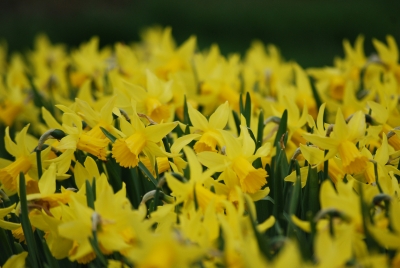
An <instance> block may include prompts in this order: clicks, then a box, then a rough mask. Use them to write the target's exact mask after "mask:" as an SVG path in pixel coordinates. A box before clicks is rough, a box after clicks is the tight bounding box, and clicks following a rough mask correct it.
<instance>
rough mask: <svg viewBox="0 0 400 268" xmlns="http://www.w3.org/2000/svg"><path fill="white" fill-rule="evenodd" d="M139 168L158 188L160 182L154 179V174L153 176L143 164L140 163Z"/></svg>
mask: <svg viewBox="0 0 400 268" xmlns="http://www.w3.org/2000/svg"><path fill="white" fill-rule="evenodd" d="M138 167H139V168H140V170H141V171H142V172H143V173H144V174H145V175H146V176H147V178H149V179H150V181H151V182H152V183H153V184H154V186H155V187H157V184H158V182H157V180H156V179H155V178H154V177H153V174H151V172H150V171H149V170H148V169H147V167H146V166H145V165H144V164H143V163H142V162H139V164H138Z"/></svg>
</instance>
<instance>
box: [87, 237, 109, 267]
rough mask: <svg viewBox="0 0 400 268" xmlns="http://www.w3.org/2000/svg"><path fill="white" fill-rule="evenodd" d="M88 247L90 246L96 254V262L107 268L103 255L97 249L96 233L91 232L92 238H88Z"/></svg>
mask: <svg viewBox="0 0 400 268" xmlns="http://www.w3.org/2000/svg"><path fill="white" fill-rule="evenodd" d="M89 242H90V245H92V248H93V251H94V253H95V254H96V260H99V261H100V263H101V264H102V265H103V267H107V264H108V262H107V259H106V257H104V255H103V253H101V250H100V248H99V244H98V240H97V232H96V231H93V238H92V237H89Z"/></svg>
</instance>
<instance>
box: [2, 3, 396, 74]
mask: <svg viewBox="0 0 400 268" xmlns="http://www.w3.org/2000/svg"><path fill="white" fill-rule="evenodd" d="M82 2H83V1H82ZM399 11H400V1H379V0H376V1H372V0H364V1H360V0H356V1H332V0H329V1H316V0H309V1H300V0H298V1H295V0H283V1H252V0H249V1H239V0H230V1H228V0H227V1H211V0H204V1H199V0H196V1H162V0H155V1H149V0H148V1H133V2H131V1H85V2H84V3H83V4H82V3H81V1H77V0H70V1H64V0H59V1H46V0H42V1H39V0H30V1H28V0H25V1H0V39H6V40H7V42H8V44H9V48H10V50H11V51H14V50H21V51H26V50H27V49H29V48H31V47H32V44H33V38H34V36H35V35H36V34H37V33H38V32H45V33H47V34H48V35H49V37H50V38H51V40H52V41H53V42H64V43H67V44H69V46H71V47H74V46H77V45H79V44H80V43H81V42H83V41H86V40H88V39H89V38H90V37H91V36H92V35H99V36H100V40H101V45H106V44H112V43H114V42H115V41H124V42H130V41H135V40H138V39H139V31H140V29H142V28H143V27H145V26H150V25H154V24H159V25H162V26H166V25H170V26H172V27H173V35H174V37H175V39H176V40H177V41H178V43H179V44H180V43H181V42H183V41H184V40H185V39H187V38H188V37H189V36H190V35H191V34H195V35H197V37H198V44H199V47H200V49H203V48H206V47H208V46H210V45H211V44H212V43H218V44H219V46H220V48H221V50H222V51H223V53H225V54H228V53H230V52H240V53H242V54H243V53H244V51H245V50H246V49H247V48H248V47H249V45H250V43H251V41H252V40H253V39H256V38H257V39H260V40H262V41H263V42H265V43H273V44H276V45H277V46H278V47H279V48H280V49H281V52H282V54H283V56H284V57H285V58H286V59H288V60H290V59H294V60H296V61H298V62H299V63H300V64H301V65H302V66H304V67H310V66H322V65H331V64H332V60H333V57H334V56H335V55H338V56H342V55H343V51H342V40H343V38H348V39H350V40H351V42H353V41H354V40H355V38H356V36H357V35H358V34H360V33H362V34H364V35H365V37H366V43H365V49H366V52H367V53H368V54H369V53H371V52H372V51H373V47H372V44H371V39H372V38H373V37H376V38H378V39H381V40H384V38H385V36H386V35H387V34H392V35H394V36H395V38H396V40H397V41H399V42H400V16H399Z"/></svg>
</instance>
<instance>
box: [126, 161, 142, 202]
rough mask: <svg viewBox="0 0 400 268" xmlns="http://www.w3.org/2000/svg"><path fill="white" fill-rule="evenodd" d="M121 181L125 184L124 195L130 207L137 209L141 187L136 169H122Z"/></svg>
mask: <svg viewBox="0 0 400 268" xmlns="http://www.w3.org/2000/svg"><path fill="white" fill-rule="evenodd" d="M121 171H122V174H121V176H122V180H123V182H125V186H126V195H127V197H128V199H129V201H130V202H131V205H132V207H134V208H138V207H139V204H140V201H141V196H142V194H141V193H142V188H143V187H142V185H141V183H140V178H139V174H138V169H137V167H134V168H129V169H128V168H123V169H122V170H121Z"/></svg>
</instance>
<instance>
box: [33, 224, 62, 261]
mask: <svg viewBox="0 0 400 268" xmlns="http://www.w3.org/2000/svg"><path fill="white" fill-rule="evenodd" d="M36 232H37V234H38V236H39V237H40V241H41V242H42V248H43V251H44V254H45V257H46V261H47V266H48V267H54V268H56V267H59V265H58V262H57V260H56V259H55V258H54V257H53V255H52V254H51V252H50V249H49V247H48V245H47V242H46V240H45V239H44V238H43V232H42V231H41V230H38V229H36Z"/></svg>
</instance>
